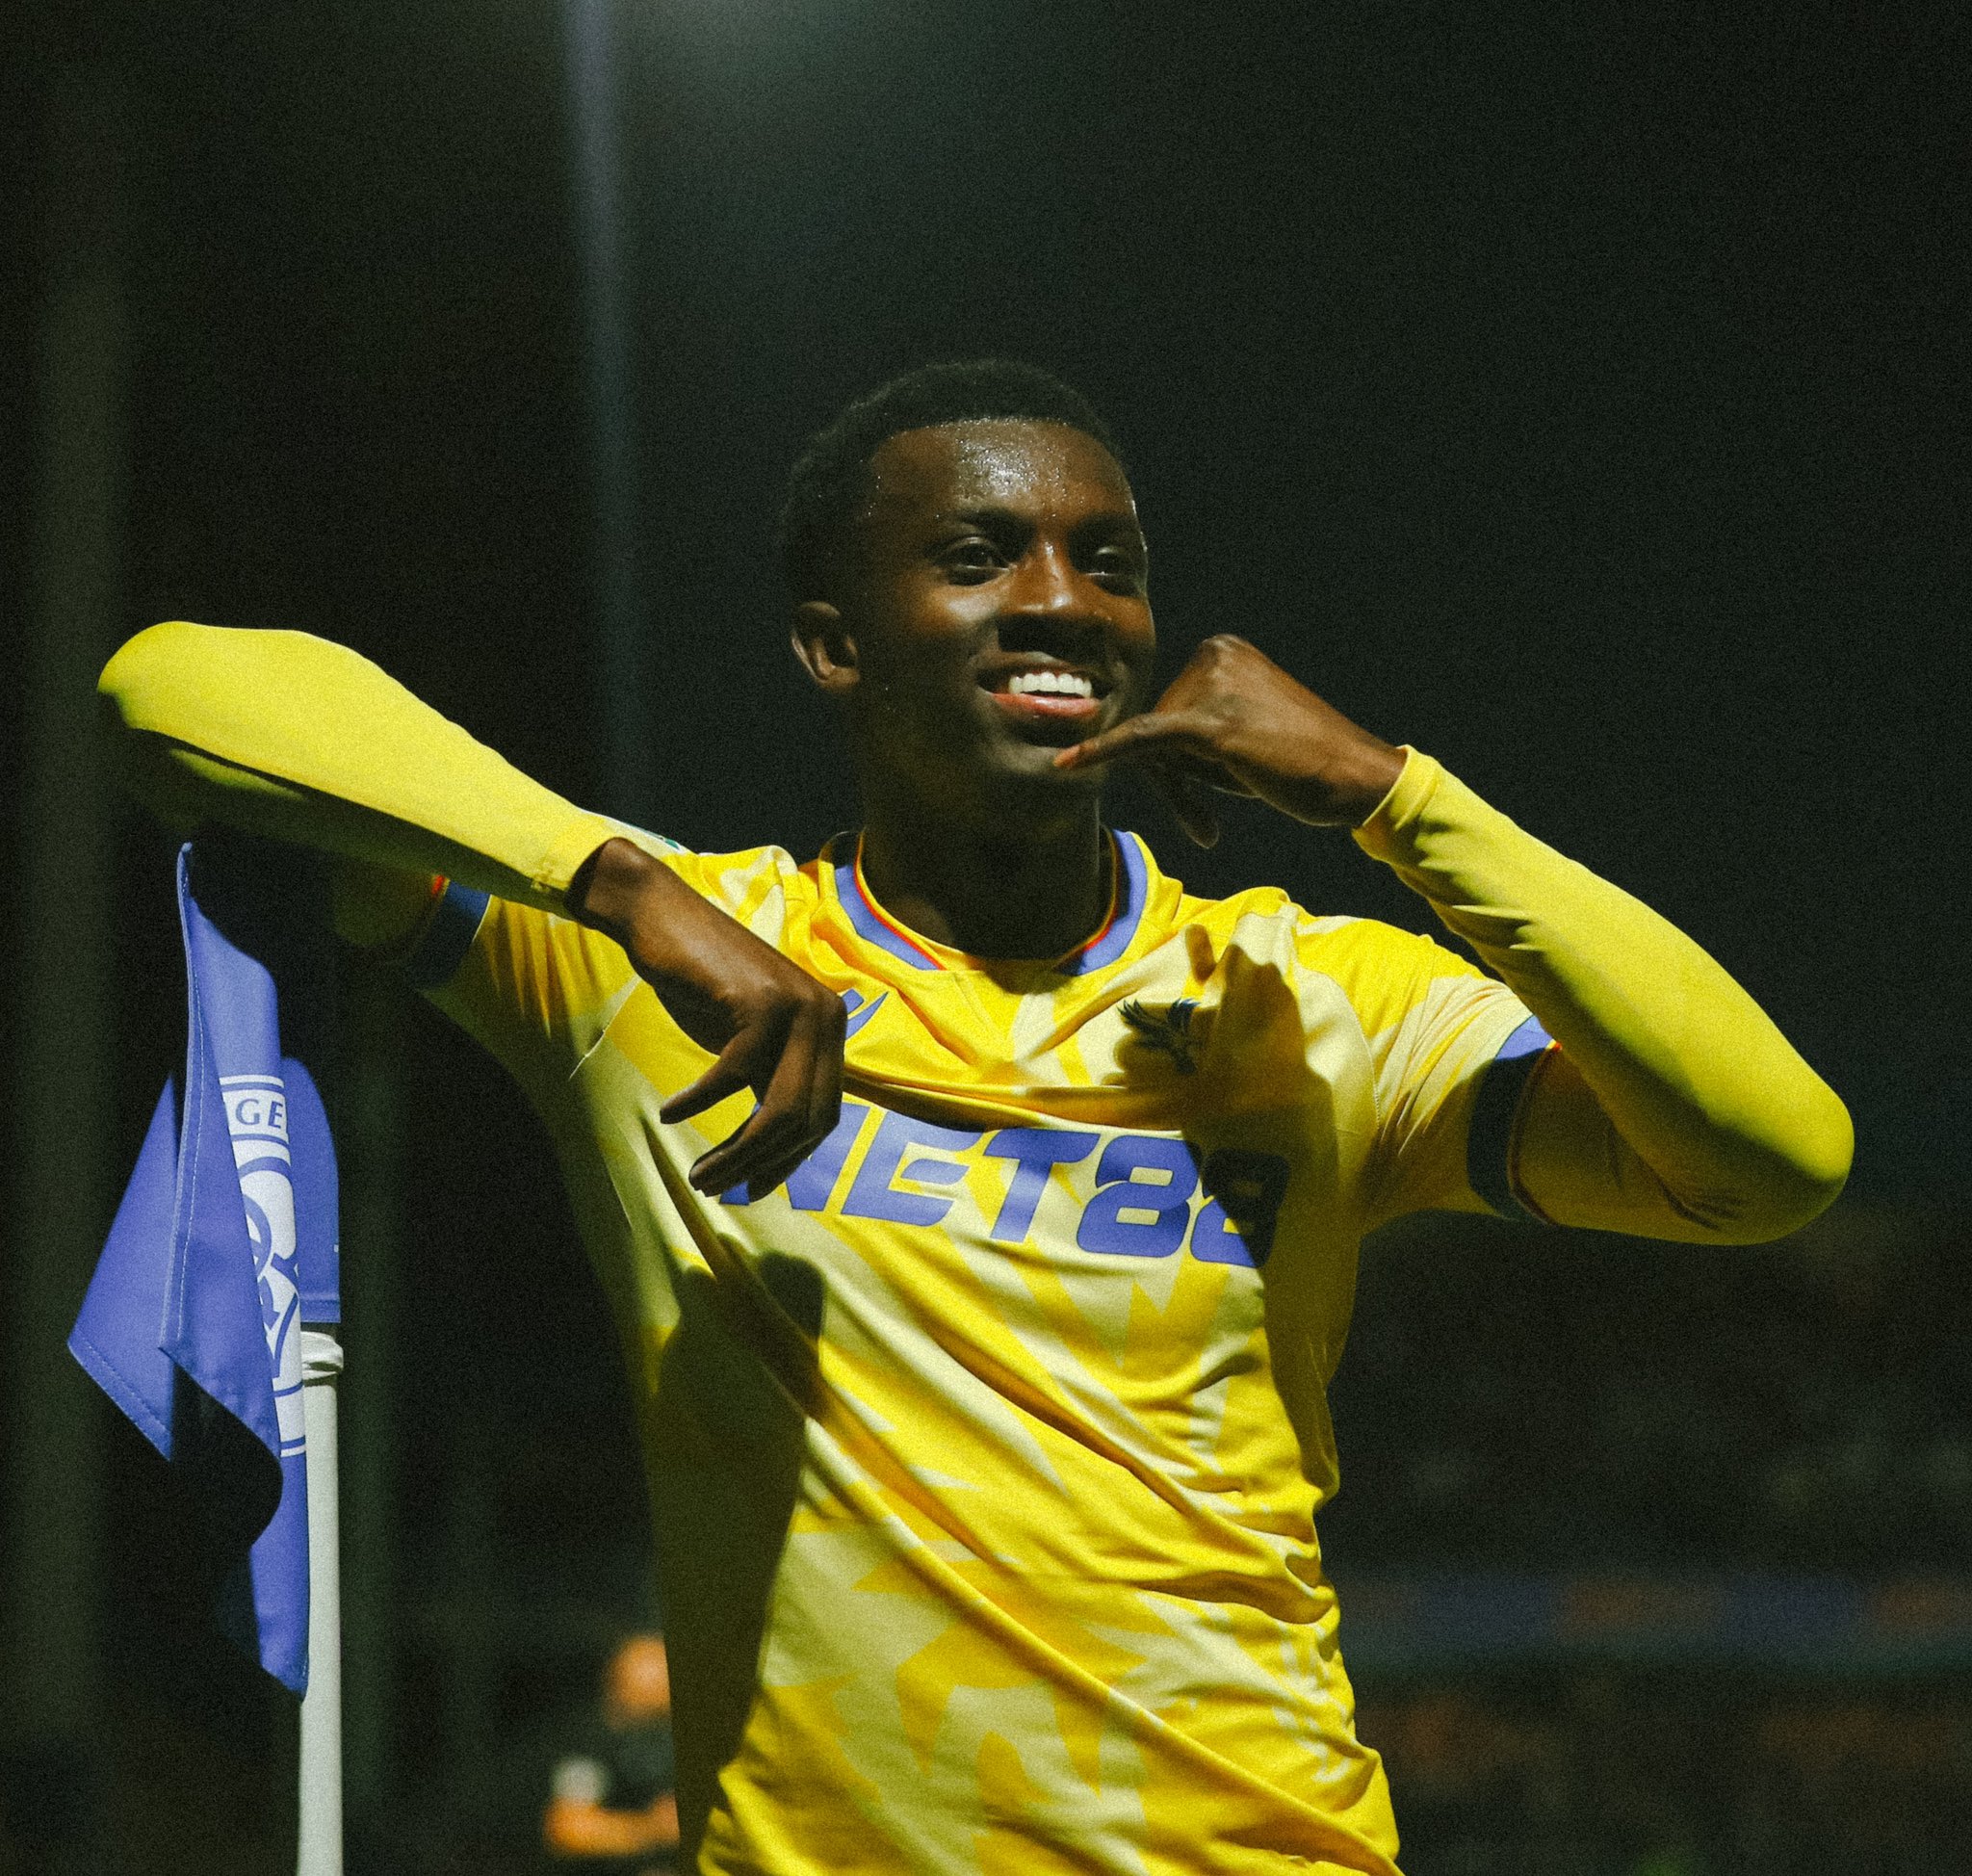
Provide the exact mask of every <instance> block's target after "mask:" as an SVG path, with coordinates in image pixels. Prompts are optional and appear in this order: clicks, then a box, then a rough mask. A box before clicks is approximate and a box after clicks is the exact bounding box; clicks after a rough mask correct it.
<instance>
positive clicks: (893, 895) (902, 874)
mask: <svg viewBox="0 0 1972 1876" xmlns="http://www.w3.org/2000/svg"><path fill="white" fill-rule="evenodd" d="M865 809H866V812H867V815H868V819H867V821H865V823H864V829H863V876H864V878H865V879H866V880H867V881H868V882H869V890H870V891H871V892H872V893H873V894H875V896H876V899H877V902H878V903H879V904H881V905H882V907H883V908H884V910H885V911H886V912H888V913H889V914H890V915H891V917H892V918H894V919H896V920H898V921H899V922H901V923H902V924H904V925H908V926H909V927H910V928H911V929H912V930H913V931H915V932H918V933H920V934H921V936H923V937H926V938H929V939H931V940H932V941H933V943H935V944H940V945H949V946H950V947H951V948H952V949H953V950H954V951H966V952H968V953H969V954H971V955H972V956H974V957H1003V958H1037V959H1051V958H1056V957H1060V956H1063V955H1064V954H1066V953H1067V952H1069V951H1073V950H1075V948H1076V947H1077V945H1079V944H1082V943H1083V942H1084V941H1086V940H1087V939H1089V938H1092V937H1093V936H1094V935H1095V933H1096V930H1097V928H1098V926H1100V925H1102V923H1103V917H1104V915H1105V914H1106V912H1107V911H1108V907H1109V896H1110V873H1111V870H1112V862H1111V859H1110V852H1109V842H1108V840H1107V838H1106V837H1105V835H1104V834H1103V823H1102V819H1101V817H1100V815H1099V814H1098V812H1097V804H1096V801H1095V799H1094V798H1093V797H1089V798H1087V799H1085V800H1083V801H1079V802H1077V803H1076V804H1075V805H1074V807H1073V808H1072V809H1071V810H1069V811H1068V812H1066V813H1063V814H1061V815H1059V816H1058V817H1051V818H1050V819H1049V820H1047V821H1043V822H1040V823H1036V822H1033V821H1028V822H1026V823H1025V824H1024V825H1019V826H1014V825H1009V826H1007V827H1005V828H1003V829H1002V828H998V827H996V828H994V829H992V830H990V831H987V830H982V829H980V828H978V827H975V826H968V825H966V824H964V823H957V824H955V823H954V822H953V821H951V820H950V819H948V818H947V817H946V816H944V815H938V816H935V817H934V816H933V815H931V814H929V813H926V812H925V811H923V810H922V809H921V808H920V807H919V806H918V805H917V804H915V803H903V802H878V801H876V800H873V799H869V798H867V797H866V801H865Z"/></svg>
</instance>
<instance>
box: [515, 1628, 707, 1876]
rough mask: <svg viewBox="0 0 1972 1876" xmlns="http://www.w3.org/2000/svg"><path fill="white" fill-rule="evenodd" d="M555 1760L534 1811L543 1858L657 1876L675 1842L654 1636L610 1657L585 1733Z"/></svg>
mask: <svg viewBox="0 0 1972 1876" xmlns="http://www.w3.org/2000/svg"><path fill="white" fill-rule="evenodd" d="M582 1748H583V1749H582V1750H581V1751H580V1752H575V1753H570V1754H569V1755H567V1756H566V1757H565V1758H562V1759H559V1760H558V1761H557V1763H556V1766H555V1773H554V1779H553V1783H552V1785H551V1788H550V1795H549V1798H548V1808H547V1810H546V1811H544V1812H543V1813H542V1816H541V1837H542V1841H543V1842H544V1843H545V1844H546V1845H547V1848H548V1852H549V1854H550V1855H551V1856H553V1857H556V1858H558V1859H563V1860H568V1861H577V1860H579V1861H580V1862H581V1863H583V1864H584V1866H585V1867H587V1868H590V1869H595V1870H612V1871H614V1870H621V1871H623V1872H625V1876H630V1872H636V1876H657V1872H660V1871H662V1870H668V1869H670V1868H671V1867H672V1866H673V1865H672V1857H671V1853H672V1852H673V1851H674V1850H675V1849H676V1848H677V1847H678V1799H677V1795H676V1793H675V1792H674V1790H673V1788H672V1758H671V1664H670V1659H669V1657H668V1656H667V1655H666V1654H665V1652H664V1640H663V1637H662V1635H653V1634H637V1635H632V1636H630V1637H629V1638H628V1639H627V1640H625V1641H624V1642H623V1643H622V1644H621V1645H620V1646H619V1647H618V1648H617V1650H616V1652H615V1653H614V1654H613V1655H610V1661H609V1665H608V1666H607V1667H606V1668H605V1670H604V1674H603V1699H602V1703H601V1705H600V1707H599V1708H598V1710H597V1713H596V1718H595V1727H594V1732H593V1735H592V1736H591V1737H589V1738H587V1739H585V1740H584V1741H582Z"/></svg>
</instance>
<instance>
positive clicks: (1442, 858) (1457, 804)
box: [1356, 751, 1855, 1243]
mask: <svg viewBox="0 0 1972 1876" xmlns="http://www.w3.org/2000/svg"><path fill="white" fill-rule="evenodd" d="M1356 838H1357V840H1358V842H1359V843H1360V844H1361V845H1362V847H1363V849H1364V851H1366V852H1368V853H1371V854H1373V855H1374V856H1375V857H1376V858H1377V859H1379V860H1382V861H1385V862H1386V863H1387V864H1388V865H1389V866H1391V867H1393V868H1395V870H1396V872H1397V874H1398V876H1399V877H1400V878H1401V879H1402V880H1403V881H1404V883H1405V884H1406V885H1408V886H1409V887H1411V888H1412V889H1413V891H1414V892H1417V893H1420V894H1421V895H1423V897H1424V898H1425V899H1429V900H1430V901H1431V904H1432V906H1433V908H1434V909H1435V910H1436V911H1437V913H1438V915H1439V917H1440V919H1442V920H1443V921H1444V923H1445V924H1446V925H1448V926H1449V927H1450V928H1451V929H1452V930H1453V931H1454V932H1456V933H1457V934H1458V935H1459V936H1460V937H1461V938H1463V939H1464V940H1465V941H1466V943H1467V944H1468V945H1470V946H1471V947H1472V949H1473V950H1474V951H1477V952H1478V954H1479V956H1480V957H1481V958H1482V959H1483V960H1484V961H1485V963H1486V964H1487V965H1488V967H1489V968H1490V969H1491V970H1492V971H1493V972H1494V973H1495V974H1496V975H1497V976H1498V977H1500V978H1501V980H1502V981H1504V982H1505V983H1507V984H1508V985H1510V986H1511V987H1512V988H1513V989H1514V990H1515V991H1516V992H1517V993H1518V995H1519V997H1520V998H1521V999H1522V1000H1523V1001H1524V1002H1525V1003H1526V1004H1527V1006H1528V1007H1529V1008H1530V1009H1532V1010H1533V1011H1534V1012H1535V1013H1536V1014H1537V1015H1538V1016H1539V1017H1540V1018H1541V1020H1542V1023H1543V1024H1544V1027H1545V1028H1546V1029H1547V1032H1548V1033H1549V1034H1550V1035H1551V1036H1553V1037H1554V1039H1555V1041H1556V1042H1557V1043H1559V1044H1560V1045H1561V1050H1562V1057H1561V1059H1560V1060H1558V1061H1556V1062H1554V1063H1551V1064H1549V1065H1548V1069H1547V1071H1546V1072H1544V1073H1543V1074H1542V1075H1540V1076H1539V1077H1538V1078H1537V1079H1536V1081H1534V1083H1533V1086H1532V1088H1531V1089H1530V1091H1529V1095H1528V1098H1527V1100H1526V1102H1525V1104H1524V1108H1523V1111H1522V1113H1521V1116H1520V1120H1519V1127H1518V1156H1517V1168H1516V1170H1517V1172H1518V1182H1519V1185H1520V1186H1521V1188H1522V1190H1523V1191H1524V1193H1525V1195H1526V1197H1527V1198H1528V1199H1529V1200H1531V1201H1532V1203H1533V1205H1534V1206H1535V1207H1536V1208H1538V1210H1539V1211H1540V1212H1542V1213H1543V1214H1544V1216H1546V1217H1549V1218H1551V1219H1553V1220H1554V1221H1555V1222H1556V1223H1558V1224H1570V1225H1591V1226H1597V1227H1600V1228H1603V1229H1606V1230H1610V1231H1627V1232H1634V1233H1638V1234H1640V1235H1643V1236H1648V1237H1653V1238H1685V1239H1691V1240H1695V1241H1700V1242H1715V1243H1739V1242H1759V1241H1761V1240H1763V1239H1766V1238H1777V1237H1779V1236H1781V1235H1782V1234H1784V1233H1786V1232H1789V1231H1792V1230H1794V1229H1795V1228H1796V1227H1798V1226H1800V1225H1803V1224H1804V1223H1806V1221H1807V1220H1808V1219H1809V1218H1811V1217H1813V1216H1814V1215H1815V1214H1816V1213H1817V1212H1820V1211H1821V1210H1822V1209H1823V1208H1824V1207H1825V1206H1827V1205H1828V1204H1829V1201H1830V1200H1831V1199H1832V1198H1833V1197H1834V1196H1835V1194H1836V1193H1837V1192H1838V1191H1839V1190H1840V1189H1841V1186H1842V1182H1843V1180H1844V1179H1845V1178H1846V1177H1847V1175H1848V1171H1849V1161H1850V1156H1851V1153H1852V1151H1853V1149H1854V1144H1855V1136H1854V1133H1853V1132H1852V1130H1851V1127H1850V1123H1849V1115H1848V1111H1847V1109H1846V1108H1844V1107H1843V1106H1842V1103H1841V1102H1840V1101H1839V1100H1837V1099H1836V1097H1835V1095H1834V1094H1833V1092H1832V1091H1831V1090H1830V1089H1829V1087H1828V1085H1827V1084H1826V1083H1825V1082H1824V1081H1822V1080H1821V1079H1820V1078H1819V1077H1818V1076H1817V1075H1816V1074H1815V1073H1814V1071H1813V1070H1812V1069H1810V1068H1809V1067H1808V1066H1807V1064H1806V1063H1805V1062H1803V1060H1802V1059H1801V1057H1800V1055H1797V1054H1796V1053H1795V1051H1794V1050H1793V1048H1792V1047H1791V1046H1790V1045H1789V1044H1788V1042H1787V1039H1786V1038H1785V1037H1784V1036H1783V1035H1781V1033H1780V1031H1779V1030H1778V1029H1777V1028H1776V1027H1775V1026H1774V1024H1773V1023H1772V1022H1771V1021H1770V1020H1769V1019H1768V1017H1767V1016H1766V1014H1765V1013H1764V1012H1763V1011H1762V1010H1761V1009H1760V1007H1759V1005H1758V1004H1757V1003H1754V1002H1753V1000H1752V999H1751V997H1749V996H1748V995H1747V994H1746V992H1745V991H1744V990H1742V989H1741V988H1740V987H1739V985H1738V984H1736V983H1735V982H1733V980H1732V979H1731V977H1728V976H1727V975H1726V974H1725V971H1724V970H1722V969H1721V968H1720V967H1719V965H1718V964H1716V963H1714V962H1713V960H1712V959H1711V958H1710V957H1708V956H1707V955H1706V954H1705V952H1704V951H1701V950H1700V948H1699V947H1698V946H1697V945H1695V944H1694V943H1693V942H1692V941H1691V940H1690V939H1689V938H1687V937H1686V936H1685V935H1684V934H1683V933H1682V932H1680V931H1678V930H1677V929H1676V927H1675V926H1674V925H1671V924H1670V923H1669V922H1668V921H1666V920H1664V919H1662V918H1660V917H1658V915H1657V914H1656V913H1654V912H1652V911H1651V910H1650V909H1649V907H1648V906H1647V905H1644V904H1642V903H1640V902H1639V901H1638V900H1636V899H1632V898H1631V897H1630V896H1629V894H1627V893H1625V892H1623V891H1622V890H1621V889H1620V888H1618V887H1616V886H1612V885H1611V884H1610V883H1609V882H1608V881H1607V880H1606V879H1599V878H1597V877H1596V874H1594V873H1591V872H1590V871H1589V870H1588V869H1587V868H1586V867H1583V866H1579V865H1577V864H1576V863H1575V862H1574V861H1572V860H1570V859H1566V858H1564V857H1563V856H1562V855H1561V854H1559V853H1557V852H1555V851H1554V849H1553V848H1552V847H1545V846H1544V845H1543V844H1542V843H1541V842H1540V841H1537V840H1535V839H1533V838H1532V837H1531V836H1530V835H1528V834H1525V833H1523V832H1522V831H1521V830H1520V829H1519V828H1518V827H1517V826H1515V825H1514V823H1513V822H1512V821H1509V820H1508V819H1507V818H1506V816H1504V815H1503V814H1500V813H1499V812H1498V811H1497V810H1495V809H1493V808H1490V807H1488V806H1487V805H1486V803H1485V802H1483V801H1481V800H1480V799H1479V798H1478V796H1476V795H1474V794H1473V793H1472V792H1471V790H1470V789H1468V788H1466V786H1465V785H1464V784H1463V783H1461V782H1460V781H1458V780H1457V779H1456V778H1455V777H1454V776H1451V775H1448V774H1447V773H1446V772H1445V771H1444V769H1442V768H1441V767H1440V765H1439V764H1438V763H1436V762H1434V761H1432V760H1431V758H1430V757H1428V756H1424V755H1420V754H1418V753H1417V752H1416V751H1412V752H1411V753H1410V754H1409V756H1408V758H1407V760H1406V763H1405V766H1404V772H1403V774H1402V776H1401V777H1400V778H1399V780H1398V782H1397V785H1396V787H1395V788H1394V789H1393V790H1392V791H1391V792H1390V795H1389V796H1388V799H1386V800H1385V801H1384V802H1383V803H1382V804H1381V805H1380V806H1379V808H1378V810H1377V812H1376V813H1375V814H1374V815H1372V816H1371V817H1370V819H1369V821H1368V822H1367V823H1366V824H1365V825H1364V826H1363V827H1362V828H1361V829H1360V830H1359V831H1358V833H1357V836H1356Z"/></svg>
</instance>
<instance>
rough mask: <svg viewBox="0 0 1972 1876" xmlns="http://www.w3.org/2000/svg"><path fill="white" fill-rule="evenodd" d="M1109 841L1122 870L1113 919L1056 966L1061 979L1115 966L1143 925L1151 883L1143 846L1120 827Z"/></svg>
mask: <svg viewBox="0 0 1972 1876" xmlns="http://www.w3.org/2000/svg"><path fill="white" fill-rule="evenodd" d="M1110 839H1111V841H1112V842H1113V843H1114V844H1115V847H1116V864H1117V866H1118V867H1119V868H1120V869H1121V873H1120V876H1119V877H1118V880H1117V892H1116V899H1117V904H1116V916H1115V917H1114V918H1113V919H1111V920H1110V921H1109V929H1108V930H1107V931H1105V932H1103V935H1102V936H1101V937H1100V938H1098V939H1097V940H1096V941H1095V943H1094V944H1092V945H1087V946H1084V947H1083V949H1082V950H1080V951H1071V952H1070V953H1069V955H1068V956H1066V957H1064V958H1063V959H1062V960H1061V962H1060V963H1059V964H1058V965H1056V966H1055V969H1056V970H1058V971H1059V972H1060V973H1061V974H1062V976H1063V977H1080V976H1081V975H1082V973H1083V972H1085V971H1100V970H1102V969H1103V966H1104V965H1105V964H1114V963H1115V962H1116V960H1117V959H1118V958H1119V957H1121V956H1122V955H1123V953H1124V952H1125V951H1128V950H1129V944H1130V940H1131V939H1132V938H1134V937H1135V936H1136V928H1137V926H1138V925H1141V924H1142V923H1143V917H1144V901H1145V900H1146V899H1148V898H1149V896H1150V883H1151V882H1150V869H1149V867H1148V866H1147V865H1146V864H1145V860H1144V847H1143V843H1142V842H1141V841H1140V840H1138V839H1137V837H1136V836H1135V835H1134V834H1127V833H1125V832H1123V830H1122V829H1121V828H1117V829H1114V830H1112V832H1111V834H1110Z"/></svg>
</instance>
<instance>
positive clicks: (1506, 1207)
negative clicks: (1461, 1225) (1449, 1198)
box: [1466, 1016, 1554, 1224]
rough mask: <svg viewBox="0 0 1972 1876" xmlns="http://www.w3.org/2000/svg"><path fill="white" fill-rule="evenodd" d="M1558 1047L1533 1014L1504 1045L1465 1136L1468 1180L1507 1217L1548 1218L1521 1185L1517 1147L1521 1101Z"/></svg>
mask: <svg viewBox="0 0 1972 1876" xmlns="http://www.w3.org/2000/svg"><path fill="white" fill-rule="evenodd" d="M1553 1046H1554V1043H1553V1038H1552V1037H1551V1036H1549V1035H1548V1033H1547V1031H1546V1030H1545V1029H1543V1028H1542V1027H1541V1022H1540V1019H1539V1018H1538V1017H1533V1016H1530V1017H1528V1018H1527V1020H1526V1021H1525V1022H1524V1023H1522V1024H1521V1025H1520V1027H1519V1028H1518V1029H1516V1030H1515V1031H1514V1032H1513V1034H1511V1035H1510V1036H1508V1037H1507V1039H1506V1040H1505V1041H1504V1042H1502V1043H1501V1044H1500V1045H1499V1050H1498V1053H1497V1054H1495V1055H1494V1056H1493V1057H1492V1061H1491V1062H1489V1063H1488V1064H1487V1067H1486V1072H1485V1074H1484V1076H1483V1077H1482V1078H1481V1080H1480V1082H1479V1092H1478V1095H1477V1096H1476V1097H1475V1098H1474V1100H1473V1103H1472V1120H1471V1125H1470V1128H1469V1130H1468V1131H1467V1133H1466V1180H1467V1181H1468V1182H1469V1184H1470V1185H1471V1187H1472V1189H1473V1191H1475V1192H1477V1193H1478V1194H1479V1196H1480V1197H1481V1198H1482V1199H1484V1200H1485V1201H1486V1203H1487V1204H1488V1205H1490V1206H1491V1207H1492V1209H1493V1211H1495V1212H1498V1213H1499V1215H1500V1216H1501V1217H1502V1218H1519V1219H1523V1220H1527V1221H1529V1222H1533V1223H1540V1224H1544V1223H1545V1222H1546V1220H1545V1219H1544V1218H1542V1217H1541V1215H1540V1213H1539V1212H1535V1211H1534V1210H1533V1209H1532V1208H1531V1207H1530V1206H1528V1205H1527V1204H1526V1203H1525V1202H1524V1201H1523V1200H1522V1199H1521V1198H1520V1196H1519V1194H1518V1191H1517V1189H1516V1185H1515V1180H1514V1176H1513V1151H1514V1135H1515V1133H1516V1132H1517V1128H1516V1125H1515V1123H1516V1122H1517V1121H1518V1117H1519V1111H1520V1103H1521V1101H1522V1100H1523V1099H1524V1098H1525V1096H1526V1092H1527V1087H1528V1084H1529V1083H1530V1082H1531V1081H1533V1079H1534V1073H1535V1071H1536V1070H1537V1069H1538V1068H1539V1067H1540V1065H1541V1062H1542V1060H1543V1059H1544V1056H1545V1055H1546V1054H1547V1051H1548V1050H1549V1049H1551V1048H1552V1047H1553Z"/></svg>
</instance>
